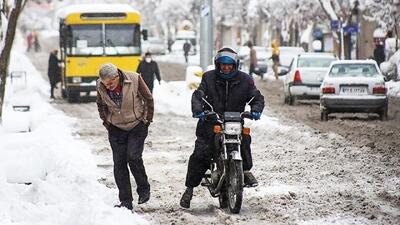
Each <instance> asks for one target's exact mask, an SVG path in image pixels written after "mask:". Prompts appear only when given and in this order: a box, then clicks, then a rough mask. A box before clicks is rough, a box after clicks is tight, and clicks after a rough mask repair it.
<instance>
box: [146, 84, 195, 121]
mask: <svg viewBox="0 0 400 225" xmlns="http://www.w3.org/2000/svg"><path fill="white" fill-rule="evenodd" d="M192 93H193V91H192V90H189V88H187V84H186V82H185V81H171V82H163V83H162V84H161V85H158V83H156V82H154V93H153V95H154V105H155V110H156V112H158V113H162V114H170V113H172V114H175V115H182V116H188V115H192V110H191V108H190V107H191V98H192Z"/></svg>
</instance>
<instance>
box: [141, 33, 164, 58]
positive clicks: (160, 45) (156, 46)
mask: <svg viewBox="0 0 400 225" xmlns="http://www.w3.org/2000/svg"><path fill="white" fill-rule="evenodd" d="M142 51H143V52H150V53H151V54H153V55H164V54H165V53H166V51H167V47H166V44H165V42H164V41H163V40H162V39H159V38H156V37H149V38H148V40H146V41H143V42H142Z"/></svg>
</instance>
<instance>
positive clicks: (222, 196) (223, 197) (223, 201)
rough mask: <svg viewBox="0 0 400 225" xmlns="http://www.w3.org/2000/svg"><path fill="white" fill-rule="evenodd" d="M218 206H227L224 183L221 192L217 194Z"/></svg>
mask: <svg viewBox="0 0 400 225" xmlns="http://www.w3.org/2000/svg"><path fill="white" fill-rule="evenodd" d="M218 201H219V207H220V208H221V209H225V208H227V207H228V194H227V193H226V184H223V186H222V188H221V193H220V194H219V196H218Z"/></svg>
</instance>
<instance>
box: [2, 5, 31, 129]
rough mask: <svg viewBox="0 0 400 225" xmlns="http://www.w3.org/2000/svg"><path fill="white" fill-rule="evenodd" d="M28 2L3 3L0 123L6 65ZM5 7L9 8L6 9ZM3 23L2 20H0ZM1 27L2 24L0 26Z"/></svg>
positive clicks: (6, 72)
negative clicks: (19, 19)
mask: <svg viewBox="0 0 400 225" xmlns="http://www.w3.org/2000/svg"><path fill="white" fill-rule="evenodd" d="M27 1H28V0H15V1H10V2H9V1H3V3H5V4H3V8H2V12H3V10H4V15H5V16H6V17H7V19H8V21H7V25H6V26H7V31H6V33H5V36H4V40H1V42H2V44H1V46H3V47H2V48H1V49H0V122H1V120H2V114H3V113H2V112H3V103H4V93H5V88H6V78H7V74H8V64H9V61H10V54H11V48H12V45H13V42H14V36H15V30H16V27H17V21H18V17H19V14H20V13H21V11H22V8H23V6H24V5H25V4H26V2H27ZM6 6H11V7H9V8H7V7H6ZM2 22H3V19H2ZM2 26H3V24H2Z"/></svg>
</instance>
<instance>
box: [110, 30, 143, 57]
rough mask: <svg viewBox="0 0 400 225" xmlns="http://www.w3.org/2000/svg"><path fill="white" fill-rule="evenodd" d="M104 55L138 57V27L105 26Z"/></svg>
mask: <svg viewBox="0 0 400 225" xmlns="http://www.w3.org/2000/svg"><path fill="white" fill-rule="evenodd" d="M105 39H106V41H105V47H106V48H105V54H106V55H140V26H139V25H134V24H106V25H105Z"/></svg>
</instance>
